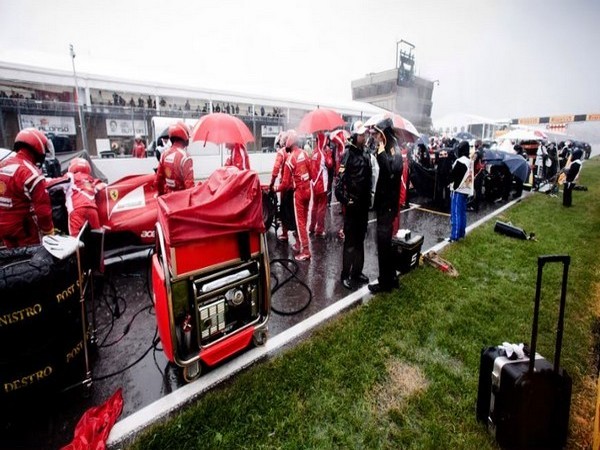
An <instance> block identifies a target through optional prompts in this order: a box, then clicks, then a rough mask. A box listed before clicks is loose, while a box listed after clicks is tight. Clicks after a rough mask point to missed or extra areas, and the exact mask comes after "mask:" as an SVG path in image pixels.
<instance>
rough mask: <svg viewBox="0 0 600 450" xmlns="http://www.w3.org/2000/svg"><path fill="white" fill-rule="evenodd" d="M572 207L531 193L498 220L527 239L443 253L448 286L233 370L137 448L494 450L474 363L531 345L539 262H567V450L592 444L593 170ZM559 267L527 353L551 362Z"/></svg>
mask: <svg viewBox="0 0 600 450" xmlns="http://www.w3.org/2000/svg"><path fill="white" fill-rule="evenodd" d="M580 182H581V183H582V184H584V185H587V186H588V187H589V191H587V192H579V191H576V192H574V195H573V204H574V206H573V207H572V208H564V207H562V205H561V197H558V198H552V197H549V196H546V195H543V194H535V195H532V196H530V197H529V198H527V199H526V200H524V201H523V202H521V203H520V204H518V205H517V206H515V207H514V208H512V209H510V210H509V211H507V212H506V213H505V214H504V216H503V217H501V218H500V219H501V220H504V221H512V222H513V223H514V224H515V225H517V226H520V227H522V228H524V229H525V230H527V231H528V232H535V234H536V236H537V239H538V241H537V242H533V241H520V240H515V239H511V238H508V237H505V236H501V235H498V234H496V233H494V232H493V226H494V221H493V220H492V221H491V222H490V223H488V224H486V225H484V226H482V227H480V228H478V229H477V230H475V231H474V232H473V233H471V234H469V236H467V238H466V239H465V240H464V241H463V242H460V243H458V244H453V245H451V246H449V247H448V248H447V249H446V251H445V252H444V254H443V256H444V257H445V258H446V259H448V260H449V261H451V262H452V263H453V264H454V266H455V267H456V269H457V270H458V271H459V273H460V276H459V277H458V278H450V277H448V276H446V275H444V274H443V273H441V272H439V271H437V270H435V269H433V268H430V267H422V268H420V269H418V270H416V271H414V272H412V273H411V274H409V275H408V276H405V277H403V279H402V280H401V289H400V290H399V291H397V292H394V293H392V294H388V295H379V296H376V297H375V298H373V299H372V300H371V301H370V302H369V303H368V304H366V305H363V306H361V307H359V308H357V309H355V310H353V311H351V312H349V313H347V314H345V315H343V316H342V317H339V318H337V319H336V320H334V321H333V322H331V323H330V324H328V325H327V326H325V327H323V328H322V329H320V330H319V331H318V332H316V333H315V334H313V335H312V336H311V337H310V338H309V339H307V340H306V341H305V342H303V343H301V344H300V345H298V346H297V347H296V348H294V349H292V350H290V351H288V352H286V353H284V354H283V355H281V356H278V357H276V358H274V359H272V360H270V361H268V362H266V363H264V364H260V365H258V366H256V367H254V368H252V369H250V370H248V371H246V372H245V373H242V374H241V375H239V376H238V377H236V379H235V380H234V381H232V382H231V383H230V384H228V385H227V386H224V387H222V388H219V389H216V390H214V391H212V392H209V393H208V394H206V395H205V396H203V397H202V398H201V399H200V400H199V401H198V402H197V403H196V404H194V405H193V406H191V407H189V408H187V409H186V410H185V411H183V412H181V413H180V414H179V415H177V416H176V417H174V418H173V419H171V420H170V421H168V422H167V423H165V424H161V425H157V426H155V427H153V428H151V429H149V430H148V431H146V432H145V433H144V434H143V435H141V436H139V438H138V439H137V440H136V442H135V443H134V444H133V445H132V448H135V449H152V448H156V449H169V448H173V449H175V448H176V449H186V448H217V447H219V448H260V449H262V448H265V449H266V448H294V449H295V448H369V449H371V448H381V449H388V448H389V449H392V448H393V449H397V448H406V449H440V448H460V449H476V450H482V449H488V448H490V449H492V448H496V445H495V443H494V440H493V439H492V438H491V437H490V436H489V435H488V434H487V432H486V430H485V429H484V427H483V426H482V425H481V424H479V423H477V422H476V420H475V402H476V397H477V381H478V379H477V378H478V372H479V355H480V350H481V348H482V347H484V346H488V345H497V344H500V343H501V342H503V341H510V342H529V340H530V337H531V336H530V334H531V319H532V311H533V298H534V294H535V279H536V271H537V257H538V256H539V255H545V254H569V255H571V261H572V262H571V267H570V274H569V275H570V276H569V287H568V294H567V308H566V317H565V333H564V340H563V350H562V357H561V365H562V366H563V367H565V368H566V369H567V371H568V372H569V373H570V374H571V376H572V377H573V383H574V387H573V398H572V405H571V421H570V437H569V445H568V447H569V448H573V449H575V448H589V447H591V434H592V428H593V419H594V417H593V415H594V407H595V396H596V392H595V379H596V375H597V363H598V362H597V355H596V351H595V347H596V346H597V342H596V334H597V329H598V317H599V315H600V308H599V306H598V305H599V303H600V302H599V300H600V264H598V261H597V260H596V256H597V253H598V249H599V248H600V159H598V158H595V159H593V160H590V161H587V162H586V163H585V165H584V168H583V171H582V175H581V180H580ZM561 274H562V272H561V268H559V267H558V265H549V266H547V267H546V269H545V274H544V287H543V291H542V308H541V317H540V334H539V339H538V351H539V352H540V353H541V354H543V355H545V356H546V357H548V358H549V359H552V356H553V351H554V330H555V323H556V320H557V316H558V300H559V292H560V279H561Z"/></svg>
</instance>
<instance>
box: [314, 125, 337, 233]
mask: <svg viewBox="0 0 600 450" xmlns="http://www.w3.org/2000/svg"><path fill="white" fill-rule="evenodd" d="M326 142H327V136H325V134H323V133H318V134H317V144H316V145H315V149H314V150H313V154H312V157H311V165H312V172H313V174H315V179H314V180H313V181H312V183H311V185H312V194H313V197H312V209H311V213H310V228H309V229H308V231H309V232H310V233H316V235H317V236H319V237H325V236H326V233H325V211H326V209H327V185H328V183H329V169H330V168H332V167H333V160H332V158H331V151H328V150H326Z"/></svg>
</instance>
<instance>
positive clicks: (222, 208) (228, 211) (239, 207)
mask: <svg viewBox="0 0 600 450" xmlns="http://www.w3.org/2000/svg"><path fill="white" fill-rule="evenodd" d="M158 221H159V222H160V224H161V226H162V228H163V231H164V235H165V240H166V243H167V244H168V245H169V246H178V245H181V244H185V243H188V242H190V241H193V240H198V239H207V238H212V237H216V236H221V235H225V234H230V233H236V232H239V231H254V232H259V233H264V232H265V224H264V221H263V216H262V191H261V187H260V180H259V178H258V174H257V173H256V172H254V171H251V170H239V169H238V168H237V167H221V168H219V169H217V170H216V171H215V172H214V173H213V174H212V175H211V176H210V178H209V179H208V180H207V181H206V182H205V183H203V184H201V185H199V186H196V187H194V188H192V189H186V190H184V191H179V192H172V193H170V194H166V195H163V196H161V197H159V198H158Z"/></svg>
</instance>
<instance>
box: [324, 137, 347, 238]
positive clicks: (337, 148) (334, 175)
mask: <svg viewBox="0 0 600 450" xmlns="http://www.w3.org/2000/svg"><path fill="white" fill-rule="evenodd" d="M348 137H349V136H348V132H347V131H346V130H336V131H334V132H332V133H331V134H330V135H329V142H330V143H331V146H332V150H331V154H332V160H333V167H332V169H331V171H330V174H331V180H330V182H329V184H330V187H329V191H331V190H332V188H333V186H334V185H337V183H338V180H339V173H340V163H341V161H342V155H343V154H344V151H345V148H346V141H347V138H348ZM327 201H328V202H329V203H331V193H330V192H328V193H327ZM341 214H342V215H343V214H344V205H342V210H341ZM337 234H338V237H339V238H340V239H344V226H343V224H342V228H340V229H339V230H338V233H337Z"/></svg>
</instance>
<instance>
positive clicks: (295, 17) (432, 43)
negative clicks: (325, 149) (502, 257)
mask: <svg viewBox="0 0 600 450" xmlns="http://www.w3.org/2000/svg"><path fill="white" fill-rule="evenodd" d="M598 24H600V1H597V0H574V1H570V2H566V1H564V0H527V1H523V0H502V1H494V0H486V1H477V0H473V1H466V0H455V1H442V0H439V1H431V0H425V1H421V0H420V1H410V2H409V1H404V0H374V1H366V0H344V1H325V0H320V1H313V0H304V1H301V2H297V1H285V2H284V1H281V0H279V1H275V0H265V1H261V0H255V1H242V0H239V1H233V0H219V1H214V2H208V1H183V0H171V1H169V2H164V1H160V2H159V1H156V0H144V1H141V0H120V1H116V0H109V1H98V0H96V1H91V0H88V1H86V0H78V1H76V0H58V1H53V2H41V1H37V0H0V60H1V61H7V62H15V63H22V64H29V65H38V66H43V67H50V68H56V69H63V70H69V71H70V70H71V59H70V55H69V43H72V44H73V45H74V46H75V51H76V53H77V57H76V59H75V62H76V66H77V70H78V72H82V73H83V72H86V73H96V74H101V75H110V76H115V77H124V78H132V79H135V80H149V81H156V82H164V83H169V84H178V85H191V86H197V87H203V88H210V89H224V90H233V91H239V92H244V93H249V94H261V95H270V96H275V97H283V98H291V99H302V100H306V101H315V102H327V101H346V100H350V99H351V89H350V82H351V80H353V79H356V78H360V77H363V76H365V75H366V74H367V73H369V72H379V71H383V70H387V69H391V68H393V67H394V66H395V52H396V42H397V41H398V40H400V39H404V40H406V41H409V42H411V43H413V44H414V45H415V46H416V50H415V55H416V62H417V65H416V67H417V73H418V74H419V75H420V76H423V77H425V78H428V79H430V80H439V82H440V83H439V86H436V87H435V89H434V95H433V102H434V107H433V112H432V115H433V117H434V118H436V117H440V116H443V115H446V114H448V113H453V112H458V111H461V112H466V113H471V114H478V115H482V116H487V117H491V118H497V119H498V118H508V117H527V116H537V115H553V114H567V113H573V114H581V113H599V112H600V90H599V89H598V88H597V80H598V75H599V70H598V65H599V64H600V62H599V58H598V54H599V53H600V52H599V48H600V32H599V31H598V29H599V27H598Z"/></svg>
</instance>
